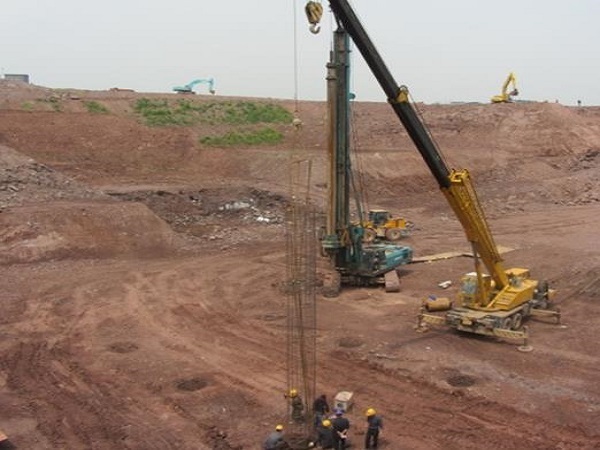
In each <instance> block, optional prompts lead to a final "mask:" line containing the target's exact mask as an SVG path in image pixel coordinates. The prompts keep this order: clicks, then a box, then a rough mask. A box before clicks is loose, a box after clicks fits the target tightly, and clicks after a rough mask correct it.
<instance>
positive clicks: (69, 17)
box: [0, 0, 600, 105]
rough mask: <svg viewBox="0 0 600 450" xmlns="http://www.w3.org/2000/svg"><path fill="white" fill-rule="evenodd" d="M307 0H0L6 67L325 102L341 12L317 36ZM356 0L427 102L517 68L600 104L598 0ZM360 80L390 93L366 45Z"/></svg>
mask: <svg viewBox="0 0 600 450" xmlns="http://www.w3.org/2000/svg"><path fill="white" fill-rule="evenodd" d="M304 4H305V1H304V0H261V1H252V0H243V1H242V0H231V1H219V0H211V1H208V0H170V1H165V0H102V1H90V0H1V1H0V68H1V69H2V71H3V72H4V73H27V74H29V75H30V77H31V82H32V83H34V84H37V85H41V86H47V87H54V88H79V89H108V88H111V87H121V88H132V89H135V90H136V91H142V92H170V91H171V89H172V88H173V87H174V86H176V85H182V84H186V83H188V82H190V81H191V80H193V79H195V78H211V77H212V78H214V79H215V81H216V89H217V93H218V94H221V95H231V96H238V95H239V96H256V97H276V98H294V97H295V96H296V92H297V93H298V97H299V98H300V99H301V100H323V99H324V98H325V80H324V79H325V64H326V62H327V58H328V53H329V49H330V41H331V31H332V30H333V25H332V18H331V15H330V13H329V12H328V11H329V8H328V6H327V5H328V3H327V1H326V0H324V1H323V5H324V6H325V10H326V11H327V12H326V14H325V15H324V21H323V28H322V31H321V33H320V34H319V35H313V34H311V33H310V32H309V31H308V25H307V21H306V18H305V16H304V10H303V8H304ZM351 4H352V5H353V7H354V9H355V10H356V12H357V14H358V15H359V17H360V18H361V21H362V23H363V25H364V26H365V28H366V29H367V32H368V33H369V34H370V36H371V38H372V40H373V41H374V43H375V45H376V46H377V48H378V49H379V51H380V53H381V55H382V57H383V59H384V60H385V62H386V63H387V65H388V67H389V68H390V70H391V71H392V73H393V75H394V77H395V78H396V81H397V82H398V84H406V85H408V86H409V88H410V90H411V92H412V94H413V96H414V98H415V99H416V100H417V101H423V102H426V103H434V102H450V101H480V102H488V101H489V98H490V97H491V96H492V95H495V94H498V93H499V92H500V89H501V86H502V83H503V81H504V79H505V78H506V76H507V75H508V73H509V72H510V71H514V72H515V74H516V76H517V80H518V87H519V90H520V91H521V96H520V98H521V99H523V100H538V101H543V100H549V101H555V100H559V101H560V102H561V103H563V104H567V105H574V104H576V102H577V100H578V99H581V100H582V102H583V104H584V105H591V104H595V105H600V87H599V84H600V25H599V24H598V20H599V19H600V0H571V1H567V0H504V1H502V2H500V1H482V0H453V1H448V0H420V1H402V0H351ZM294 16H295V17H296V21H294ZM295 29H296V33H294V30H295ZM294 36H296V39H295V38H294ZM295 41H296V42H297V46H296V49H297V54H298V65H297V67H298V69H297V70H298V71H297V74H298V82H297V84H296V83H295V82H294V73H295V72H294V49H295V46H294V42H295ZM352 84H353V88H352V90H353V92H354V93H355V94H356V96H357V100H369V101H385V96H384V95H383V93H382V92H381V90H380V88H379V86H378V85H377V82H376V81H375V79H374V78H373V76H372V75H371V74H370V72H369V70H368V68H367V67H366V65H365V64H364V63H363V61H362V59H361V57H360V55H359V54H358V50H356V51H355V52H354V56H353V77H352ZM296 86H297V90H296ZM206 89H207V87H206V86H202V85H201V86H199V87H197V91H198V92H200V93H203V92H206Z"/></svg>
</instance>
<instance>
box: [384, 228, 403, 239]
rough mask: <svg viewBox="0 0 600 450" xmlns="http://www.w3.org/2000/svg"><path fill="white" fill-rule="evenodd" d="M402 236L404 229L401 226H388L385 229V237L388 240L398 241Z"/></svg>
mask: <svg viewBox="0 0 600 450" xmlns="http://www.w3.org/2000/svg"><path fill="white" fill-rule="evenodd" d="M401 237H402V229H400V228H388V229H387V230H385V238H386V239H387V240H388V241H397V240H399V239H400V238H401Z"/></svg>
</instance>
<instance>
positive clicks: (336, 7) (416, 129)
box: [329, 0, 508, 288]
mask: <svg viewBox="0 0 600 450" xmlns="http://www.w3.org/2000/svg"><path fill="white" fill-rule="evenodd" d="M329 4H330V6H331V10H332V11H333V13H334V15H335V17H336V19H337V20H338V21H339V23H340V24H341V25H342V26H343V27H344V29H345V30H346V32H347V33H348V34H349V35H350V37H351V38H352V40H353V41H354V43H355V45H356V47H357V48H358V50H359V51H360V53H361V55H362V56H363V58H364V60H365V61H366V63H367V65H368V66H369V68H370V69H371V72H372V73H373V75H374V76H375V78H376V79H377V81H378V82H379V84H380V86H381V88H382V89H383V91H384V92H385V94H386V95H387V98H388V102H389V103H390V105H391V106H392V108H393V109H394V111H395V113H396V115H397V116H398V118H399V119H400V122H402V125H403V126H404V128H406V131H407V132H408V135H409V136H410V138H411V139H412V141H413V142H414V144H415V145H416V147H417V149H418V150H419V153H420V154H421V156H422V158H423V160H424V161H425V163H426V164H427V166H428V167H429V170H430V171H431V173H432V174H433V176H434V177H435V179H436V181H437V182H438V184H439V186H440V188H441V190H442V192H443V193H444V196H445V197H446V199H447V200H448V203H449V204H450V206H451V207H452V209H453V211H454V213H455V214H456V216H457V217H458V219H459V221H460V222H461V225H462V226H463V228H464V230H465V233H466V235H467V239H468V240H469V241H470V242H471V244H472V246H473V250H474V251H475V252H476V253H477V255H475V256H476V257H477V256H479V257H481V260H482V261H483V263H484V264H485V266H486V268H487V270H488V271H489V272H490V275H491V276H492V278H493V279H494V281H495V283H496V287H497V288H503V287H504V286H506V285H507V284H508V277H507V275H506V272H505V271H504V269H503V268H502V263H501V261H502V259H501V257H500V255H499V253H498V250H497V247H496V245H495V243H494V239H493V237H492V234H491V232H490V230H489V227H488V225H487V222H486V220H485V216H484V214H483V210H482V208H481V205H480V203H479V200H478V198H477V195H476V193H475V190H474V189H473V186H472V184H471V179H470V177H469V173H468V171H467V170H462V171H456V170H452V171H450V170H449V169H448V167H447V166H446V163H445V162H444V160H443V158H442V156H441V154H440V151H439V150H438V148H437V147H436V145H435V143H434V141H433V139H432V138H431V136H430V134H429V132H428V130H427V128H426V127H425V125H424V124H423V122H422V121H421V120H420V118H419V116H418V114H417V112H416V110H415V109H414V107H413V105H412V104H411V103H410V101H409V96H408V88H407V87H406V86H398V84H397V83H396V80H394V77H393V76H392V74H391V73H390V71H389V69H388V68H387V66H386V65H385V63H384V61H383V59H382V58H381V56H380V55H379V52H378V51H377V49H376V48H375V45H374V44H373V42H372V41H371V39H370V37H369V35H368V34H367V32H366V31H365V29H364V28H363V26H362V24H361V22H360V20H359V19H358V17H357V16H356V14H355V12H354V10H353V9H352V7H351V6H350V4H349V3H348V1H347V0H329Z"/></svg>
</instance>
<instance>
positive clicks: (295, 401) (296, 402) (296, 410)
mask: <svg viewBox="0 0 600 450" xmlns="http://www.w3.org/2000/svg"><path fill="white" fill-rule="evenodd" d="M283 396H284V397H285V398H286V399H289V402H290V407H291V408H292V412H291V415H292V420H293V421H294V422H296V423H302V422H304V402H303V401H302V398H301V397H300V394H298V389H296V388H291V389H290V390H289V391H288V392H287V393H285V394H283Z"/></svg>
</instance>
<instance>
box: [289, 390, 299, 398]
mask: <svg viewBox="0 0 600 450" xmlns="http://www.w3.org/2000/svg"><path fill="white" fill-rule="evenodd" d="M296 395H298V390H297V389H294V388H292V389H290V397H295V396H296Z"/></svg>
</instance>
